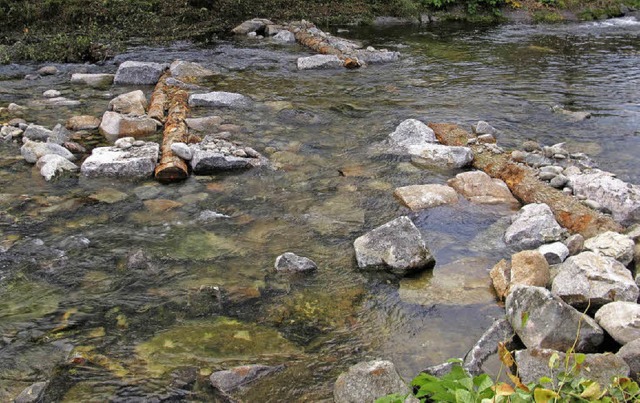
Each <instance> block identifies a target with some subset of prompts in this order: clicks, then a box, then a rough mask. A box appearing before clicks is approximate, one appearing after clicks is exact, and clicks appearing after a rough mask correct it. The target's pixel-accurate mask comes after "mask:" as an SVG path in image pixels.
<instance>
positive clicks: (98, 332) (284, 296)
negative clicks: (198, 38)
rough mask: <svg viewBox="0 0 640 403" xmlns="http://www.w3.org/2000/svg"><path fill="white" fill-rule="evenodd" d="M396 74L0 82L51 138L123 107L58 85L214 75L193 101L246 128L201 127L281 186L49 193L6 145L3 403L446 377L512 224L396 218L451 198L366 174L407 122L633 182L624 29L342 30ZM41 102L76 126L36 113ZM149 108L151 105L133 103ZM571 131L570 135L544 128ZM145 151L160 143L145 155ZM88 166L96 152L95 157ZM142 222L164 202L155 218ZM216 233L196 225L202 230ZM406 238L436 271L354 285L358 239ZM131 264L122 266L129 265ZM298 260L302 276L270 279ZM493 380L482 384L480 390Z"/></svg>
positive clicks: (115, 186)
mask: <svg viewBox="0 0 640 403" xmlns="http://www.w3.org/2000/svg"><path fill="white" fill-rule="evenodd" d="M335 33H337V34H339V35H341V36H346V37H349V38H353V39H357V40H360V41H362V42H363V43H364V45H371V46H374V47H376V48H384V47H386V48H389V49H392V50H398V51H400V52H401V53H402V58H401V60H400V61H399V62H397V63H394V64H386V65H372V66H368V67H367V68H364V69H360V70H357V71H351V70H331V71H324V70H317V71H297V70H296V67H295V61H296V59H297V58H298V57H300V56H306V55H308V54H309V52H308V51H307V50H305V49H304V48H302V47H299V46H297V45H290V46H285V45H280V44H276V43H273V42H271V41H268V40H264V41H258V40H250V39H239V40H236V41H230V42H223V43H218V44H216V45H215V46H212V47H209V48H202V47H198V46H195V45H193V44H189V43H177V44H173V45H171V46H168V47H164V48H149V47H135V48H131V49H130V50H129V51H127V53H125V54H123V55H119V56H118V57H117V58H116V59H115V60H113V61H109V62H107V63H106V64H104V65H100V66H89V65H57V67H58V68H59V69H60V70H61V71H62V72H63V73H62V74H59V75H55V76H46V77H42V78H40V79H37V80H23V79H22V78H23V77H24V75H25V74H32V73H33V72H35V70H37V68H39V67H40V66H34V65H23V66H18V65H10V66H2V67H0V78H1V80H0V105H1V106H6V105H7V104H8V103H10V102H15V103H17V104H20V105H26V106H29V109H27V110H26V111H25V112H24V118H25V119H26V120H27V121H28V122H34V123H37V124H41V125H45V126H47V127H53V126H54V125H55V124H56V123H64V122H65V121H66V120H67V119H68V118H69V117H71V116H74V115H79V114H90V115H94V116H101V115H102V113H103V112H104V111H105V110H106V109H107V105H108V103H109V100H110V99H112V98H113V97H114V96H116V95H119V94H121V93H125V92H128V91H131V90H133V89H138V88H133V87H121V86H114V87H109V88H103V89H90V88H87V87H83V86H76V85H71V84H70V83H69V76H70V74H71V73H74V72H84V71H86V72H110V73H113V72H115V71H116V69H117V65H118V64H119V63H121V62H122V61H125V60H141V61H157V62H163V63H166V62H171V61H173V60H176V59H182V60H188V61H194V62H199V63H201V64H202V65H204V66H205V67H208V68H212V69H214V70H216V71H219V72H220V74H219V75H217V76H215V77H214V78H213V79H212V80H210V81H208V82H205V83H202V85H203V87H204V90H203V92H206V91H210V90H216V91H230V92H239V93H242V94H245V95H247V96H249V97H251V98H252V99H253V100H254V101H256V102H255V107H254V108H252V109H251V110H248V111H236V110H211V109H206V108H197V109H194V110H193V111H192V115H193V116H209V115H219V116H221V117H222V118H223V120H224V122H225V123H227V124H230V125H235V127H234V128H233V130H232V133H231V136H232V137H231V138H232V139H233V140H235V141H241V142H243V143H244V144H245V145H248V146H251V147H253V148H255V149H256V150H258V151H260V152H262V153H264V154H265V155H267V156H268V157H269V159H270V160H271V161H272V163H273V164H274V166H275V167H276V168H277V169H276V170H268V169H260V170H252V171H246V172H242V173H237V174H225V175H216V176H192V177H191V178H189V179H188V180H187V181H185V182H183V183H179V184H172V185H160V184H158V183H156V182H154V181H152V180H145V181H134V182H132V181H118V180H112V179H87V178H73V177H72V178H64V179H62V180H58V181H54V182H51V183H48V182H45V181H44V179H43V178H42V177H41V176H40V174H39V172H38V171H37V170H36V169H35V168H34V167H32V166H31V165H29V164H27V163H25V162H24V161H23V160H22V159H21V157H20V152H19V146H18V145H17V144H11V143H9V144H0V333H1V336H2V338H1V339H0V400H3V401H5V400H11V399H12V398H14V397H15V396H16V395H17V394H18V393H19V392H20V391H21V390H22V389H24V388H25V387H26V386H29V385H31V384H32V383H34V382H38V381H46V380H49V381H50V391H49V392H48V399H49V400H52V401H68V402H75V401H109V400H111V401H143V400H146V401H152V400H154V399H155V400H163V399H164V400H171V399H173V400H172V401H176V400H177V401H180V400H184V401H207V400H209V401H211V400H213V399H215V398H216V397H215V395H214V394H213V392H212V391H211V390H210V387H209V386H207V377H208V375H209V374H210V373H211V372H213V371H217V370H222V369H227V368H230V367H233V366H237V365H241V364H273V365H280V364H285V368H284V370H282V371H281V372H279V373H277V374H274V375H271V376H268V377H266V378H263V379H262V380H260V381H258V382H257V383H256V384H254V385H253V386H252V387H251V388H249V389H248V390H246V391H244V392H242V393H241V396H242V398H243V399H244V400H246V401H321V400H327V399H331V397H332V387H333V382H334V381H335V379H336V377H337V376H338V375H339V374H340V372H342V371H344V370H345V369H346V368H347V367H348V366H350V365H352V364H354V363H356V362H359V361H364V360H369V359H374V358H382V359H389V360H391V361H393V362H394V363H395V364H396V366H397V367H398V369H399V371H400V372H401V375H402V376H403V377H405V379H406V380H409V379H410V378H412V377H413V376H414V375H415V374H416V373H417V372H418V371H420V370H421V369H423V368H425V367H427V366H430V365H434V364H439V363H441V362H443V361H444V360H446V359H448V358H451V357H460V356H462V355H464V354H465V353H466V351H467V350H468V349H469V348H470V347H471V346H472V345H473V344H474V342H475V341H476V340H477V338H478V337H479V336H480V335H481V334H482V333H483V331H484V330H485V329H486V328H487V327H488V326H489V325H490V324H491V323H492V321H493V320H494V319H495V318H498V317H500V316H501V315H502V314H503V309H502V307H501V306H499V304H498V303H497V301H496V299H495V297H494V295H493V293H492V290H491V287H490V285H489V278H488V271H489V270H490V268H491V267H492V266H493V265H494V264H495V263H496V262H497V261H498V260H500V259H502V258H504V257H508V256H510V254H511V251H510V250H509V249H508V247H506V246H505V244H504V242H503V241H502V236H503V234H504V230H505V229H506V227H507V226H508V224H509V216H510V215H511V214H512V213H513V212H514V211H513V210H510V209H509V208H507V207H500V206H489V207H488V206H478V205H474V204H471V203H469V202H466V201H464V200H460V201H459V202H458V203H457V204H454V205H451V206H446V207H438V208H434V209H429V210H424V211H421V212H417V213H412V212H410V211H409V210H408V209H406V208H405V207H403V206H401V205H400V204H399V203H398V202H397V200H395V199H394V197H393V190H394V189H395V188H396V187H399V186H405V185H413V184H427V183H444V182H445V181H446V180H447V179H449V178H451V177H453V176H454V175H455V174H456V173H458V172H459V171H451V170H446V169H440V170H436V169H425V168H423V167H419V166H416V165H413V164H412V163H411V161H409V160H405V159H403V158H395V159H394V158H390V157H388V156H386V155H380V154H378V153H376V151H375V147H372V146H373V145H375V144H376V143H378V142H380V141H382V140H384V139H385V138H386V137H387V135H388V134H389V133H391V132H392V131H393V130H394V128H395V127H396V126H397V125H398V124H399V123H400V122H402V121H403V120H405V119H409V118H417V119H420V120H423V121H425V122H426V121H433V122H455V123H458V124H461V125H462V126H464V127H468V128H470V125H471V124H472V123H474V122H476V121H478V120H486V121H488V122H489V123H491V124H492V125H493V126H494V127H496V128H497V129H498V130H499V131H500V133H499V134H498V142H499V144H500V145H501V146H503V147H505V148H507V149H510V148H515V147H518V146H519V145H520V144H521V143H522V142H523V141H525V140H528V139H534V140H537V141H539V142H541V143H543V144H545V145H551V144H555V143H559V142H566V143H567V148H569V149H570V150H572V151H575V152H585V153H587V154H589V155H590V156H591V157H592V158H593V159H594V160H595V161H596V162H597V163H598V164H599V165H600V167H602V168H603V169H606V170H608V171H611V172H614V173H616V174H617V175H618V176H619V177H620V178H622V179H624V180H628V181H630V182H633V183H640V174H639V172H640V171H639V170H638V162H637V158H636V156H637V155H638V153H639V152H640V141H639V138H640V87H639V85H640V67H639V66H640V22H638V21H636V20H635V19H615V20H609V21H603V22H594V23H579V24H578V23H576V24H566V25H552V26H546V25H536V26H531V25H503V26H498V27H470V26H441V25H429V26H424V27H406V26H402V27H387V28H354V27H345V28H343V29H340V30H338V29H336V32H335ZM52 88H53V89H57V90H59V91H61V92H62V94H63V96H65V97H67V98H71V99H77V100H80V101H81V104H80V106H77V107H51V106H43V104H42V99H43V98H42V93H43V92H44V91H45V90H48V89H52ZM142 89H143V90H144V91H145V93H146V94H147V96H149V95H150V93H151V91H152V89H153V88H152V87H146V88H142ZM554 105H561V106H562V107H564V108H565V109H567V110H572V111H588V112H591V113H592V117H591V118H590V119H587V120H584V121H579V122H574V121H571V120H570V119H568V117H567V116H565V115H561V114H557V113H554V112H553V111H552V110H551V108H552V107H553V106H554ZM154 139H155V140H159V135H158V136H157V137H155V138H154ZM88 143H89V144H88V145H89V146H90V147H91V146H96V145H105V144H106V142H105V141H104V140H101V139H100V138H99V137H98V136H93V137H90V140H89V141H88ZM150 200H151V201H152V200H159V201H160V202H159V203H166V201H167V200H170V201H172V202H175V203H174V204H173V206H174V207H173V208H172V209H170V210H168V211H158V210H157V209H154V204H153V203H149V201H150ZM207 210H211V211H216V212H218V213H221V214H224V215H225V217H221V218H218V219H216V220H210V221H203V220H201V219H199V217H200V214H201V213H202V212H204V211H207ZM400 215H409V216H410V217H411V218H412V220H413V221H414V223H415V224H416V225H417V226H418V228H419V229H420V230H421V232H422V233H423V236H424V237H425V239H426V240H427V244H428V245H429V247H430V249H431V251H432V252H433V254H434V255H435V258H436V262H437V263H436V266H435V268H434V269H433V270H429V271H428V272H425V273H423V274H421V275H418V276H414V277H410V278H405V279H402V280H399V279H395V278H391V277H387V276H384V275H381V274H372V273H364V272H362V271H360V270H359V269H358V268H357V265H356V262H355V258H354V252H353V247H352V243H353V240H354V239H355V238H356V237H358V236H360V235H362V234H363V233H365V232H366V231H368V230H370V229H372V228H375V227H376V226H378V225H381V224H383V223H385V222H387V221H389V220H391V219H393V218H396V217H398V216H400ZM139 250H142V251H143V253H144V255H146V256H147V257H148V259H147V260H145V262H146V263H144V264H141V265H139V266H135V265H134V266H132V265H130V264H129V265H127V257H128V256H130V255H131V254H133V253H134V252H136V251H139ZM287 251H291V252H295V253H297V254H299V255H303V256H307V257H309V258H311V259H313V260H314V261H315V262H316V263H317V264H318V266H319V269H318V270H317V272H316V273H314V274H312V275H309V276H293V277H292V276H289V277H287V276H278V275H276V274H275V273H273V271H272V267H273V264H274V261H275V258H276V257H277V256H278V255H279V254H281V253H284V252H287ZM488 369H489V370H491V368H488Z"/></svg>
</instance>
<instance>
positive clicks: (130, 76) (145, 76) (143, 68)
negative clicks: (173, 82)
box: [113, 60, 167, 85]
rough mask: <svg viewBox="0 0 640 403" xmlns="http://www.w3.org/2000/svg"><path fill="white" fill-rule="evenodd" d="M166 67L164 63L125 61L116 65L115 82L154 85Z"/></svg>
mask: <svg viewBox="0 0 640 403" xmlns="http://www.w3.org/2000/svg"><path fill="white" fill-rule="evenodd" d="M166 68H167V66H166V65H164V64H159V63H152V62H137V61H130V60H129V61H126V62H124V63H122V64H120V66H119V67H118V71H117V72H116V75H115V77H114V79H113V82H114V83H115V84H134V85H154V84H156V83H157V82H158V79H159V78H160V75H161V74H162V73H163V72H164V70H165V69H166Z"/></svg>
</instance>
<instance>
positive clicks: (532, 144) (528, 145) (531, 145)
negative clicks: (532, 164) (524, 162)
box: [522, 140, 540, 153]
mask: <svg viewBox="0 0 640 403" xmlns="http://www.w3.org/2000/svg"><path fill="white" fill-rule="evenodd" d="M522 149H523V150H524V151H526V152H529V153H531V152H534V151H538V150H540V144H538V142H537V141H532V140H527V141H525V142H524V143H522Z"/></svg>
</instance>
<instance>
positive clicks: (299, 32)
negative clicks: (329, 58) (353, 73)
mask: <svg viewBox="0 0 640 403" xmlns="http://www.w3.org/2000/svg"><path fill="white" fill-rule="evenodd" d="M311 28H315V25H313V24H310V23H307V24H303V25H296V26H292V27H290V28H289V30H290V31H291V32H292V33H293V35H294V36H295V38H296V41H297V42H298V43H300V44H301V45H303V46H306V47H308V48H309V49H311V50H313V51H316V52H318V53H320V54H323V55H335V56H338V58H339V59H340V60H341V61H342V64H343V66H344V67H346V68H348V69H357V68H358V67H361V66H362V64H361V63H360V61H359V60H358V59H356V58H353V57H349V56H347V55H345V54H344V53H343V52H342V51H341V50H340V49H338V48H336V47H335V46H333V45H331V44H330V43H329V41H327V40H326V39H325V38H323V37H321V36H317V35H314V34H313V33H311V32H310V31H309V29H311Z"/></svg>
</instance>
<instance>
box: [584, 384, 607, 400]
mask: <svg viewBox="0 0 640 403" xmlns="http://www.w3.org/2000/svg"><path fill="white" fill-rule="evenodd" d="M601 394H602V388H601V387H600V384H599V383H598V382H591V384H590V385H589V386H587V388H586V389H585V390H584V391H583V392H582V393H580V397H582V398H584V399H589V400H595V399H599V398H600V395H601Z"/></svg>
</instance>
